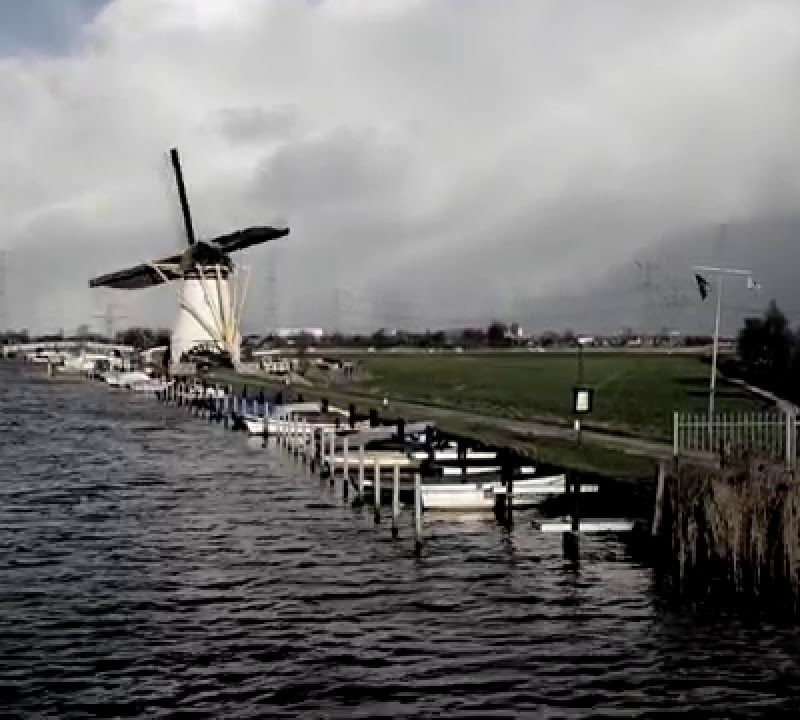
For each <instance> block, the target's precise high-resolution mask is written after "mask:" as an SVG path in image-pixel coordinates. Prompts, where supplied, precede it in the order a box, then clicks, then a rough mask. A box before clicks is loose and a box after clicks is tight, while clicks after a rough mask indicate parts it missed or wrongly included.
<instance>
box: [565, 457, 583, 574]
mask: <svg viewBox="0 0 800 720" xmlns="http://www.w3.org/2000/svg"><path fill="white" fill-rule="evenodd" d="M580 490H581V484H580V477H579V476H578V475H577V473H570V474H569V475H568V476H567V492H568V494H569V493H570V491H571V494H572V502H573V505H572V529H571V530H566V531H565V532H564V534H563V536H562V541H563V546H564V557H565V558H567V559H568V560H571V561H572V562H575V563H577V562H578V559H579V557H580V529H581V519H580V507H579V504H578V498H579V496H580Z"/></svg>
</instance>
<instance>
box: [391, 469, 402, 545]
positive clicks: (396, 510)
mask: <svg viewBox="0 0 800 720" xmlns="http://www.w3.org/2000/svg"><path fill="white" fill-rule="evenodd" d="M399 519H400V466H399V465H398V464H396V463H395V466H394V475H393V476H392V537H393V538H396V537H397V535H398V533H399V532H400V530H399V526H398V521H399Z"/></svg>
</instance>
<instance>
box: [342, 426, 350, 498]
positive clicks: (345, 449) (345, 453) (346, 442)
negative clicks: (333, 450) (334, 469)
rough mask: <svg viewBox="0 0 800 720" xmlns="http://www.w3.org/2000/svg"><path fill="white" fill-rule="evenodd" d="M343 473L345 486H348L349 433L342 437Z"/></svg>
mask: <svg viewBox="0 0 800 720" xmlns="http://www.w3.org/2000/svg"><path fill="white" fill-rule="evenodd" d="M342 473H343V474H344V484H345V487H347V483H348V482H349V481H350V440H349V438H348V437H347V435H345V436H344V437H343V438H342ZM346 493H347V491H346V490H345V494H346Z"/></svg>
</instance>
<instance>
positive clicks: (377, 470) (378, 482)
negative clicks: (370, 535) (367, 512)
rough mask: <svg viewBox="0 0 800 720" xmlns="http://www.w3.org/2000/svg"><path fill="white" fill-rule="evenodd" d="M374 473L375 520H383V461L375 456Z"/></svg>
mask: <svg viewBox="0 0 800 720" xmlns="http://www.w3.org/2000/svg"><path fill="white" fill-rule="evenodd" d="M374 468H375V470H374V475H375V477H374V478H373V480H372V490H373V493H372V494H373V507H374V509H375V522H376V523H379V522H380V521H381V461H380V460H379V459H378V458H375V463H374Z"/></svg>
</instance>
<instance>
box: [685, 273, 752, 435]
mask: <svg viewBox="0 0 800 720" xmlns="http://www.w3.org/2000/svg"><path fill="white" fill-rule="evenodd" d="M693 270H694V271H695V272H696V273H697V275H696V276H695V277H696V278H697V282H698V284H699V285H700V294H701V295H702V297H703V299H704V300H705V295H706V290H705V285H704V284H703V283H706V282H707V281H706V279H705V278H704V277H702V276H701V275H700V274H699V273H701V272H702V273H706V274H709V275H714V276H715V277H716V281H717V282H716V285H717V313H716V316H715V319H714V348H713V350H712V353H711V383H710V386H709V392H708V423H709V425H708V426H709V428H711V427H712V425H711V423H712V422H713V419H714V395H715V394H716V390H717V353H718V352H719V317H720V313H721V310H722V286H723V281H724V279H725V276H726V275H734V276H739V277H746V278H747V287H748V288H749V289H751V290H754V289H758V287H760V286H759V285H758V283H756V282H755V281H754V280H753V273H752V271H750V270H742V269H740V268H721V267H709V266H707V265H695V266H694V268H693ZM701 281H702V282H701Z"/></svg>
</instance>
